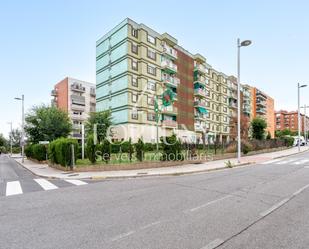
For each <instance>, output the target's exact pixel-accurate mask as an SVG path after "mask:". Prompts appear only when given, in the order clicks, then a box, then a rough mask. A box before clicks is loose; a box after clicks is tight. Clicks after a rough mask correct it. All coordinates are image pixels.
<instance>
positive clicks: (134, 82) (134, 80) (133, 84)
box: [131, 76, 138, 87]
mask: <svg viewBox="0 0 309 249" xmlns="http://www.w3.org/2000/svg"><path fill="white" fill-rule="evenodd" d="M131 84H132V86H135V87H138V82H137V77H136V76H132V81H131Z"/></svg>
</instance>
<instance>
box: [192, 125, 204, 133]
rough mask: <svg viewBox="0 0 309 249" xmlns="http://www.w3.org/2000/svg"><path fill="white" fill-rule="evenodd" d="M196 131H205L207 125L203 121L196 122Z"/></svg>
mask: <svg viewBox="0 0 309 249" xmlns="http://www.w3.org/2000/svg"><path fill="white" fill-rule="evenodd" d="M194 129H195V131H200V132H204V131H205V130H206V126H205V125H203V124H201V123H194Z"/></svg>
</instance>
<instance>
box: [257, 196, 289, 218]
mask: <svg viewBox="0 0 309 249" xmlns="http://www.w3.org/2000/svg"><path fill="white" fill-rule="evenodd" d="M289 200H290V199H289V198H286V199H284V200H282V201H280V202H278V203H277V204H275V205H273V206H272V207H271V208H270V209H267V210H266V211H264V212H262V213H260V215H261V216H262V217H265V216H266V215H268V214H270V213H272V212H273V211H275V210H276V209H278V208H279V207H281V206H282V205H284V204H285V203H287V202H288V201H289Z"/></svg>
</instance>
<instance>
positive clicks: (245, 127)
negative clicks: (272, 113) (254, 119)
mask: <svg viewBox="0 0 309 249" xmlns="http://www.w3.org/2000/svg"><path fill="white" fill-rule="evenodd" d="M249 128H250V120H249V117H248V116H246V115H244V114H242V115H241V116H240V136H241V139H244V140H248V137H249ZM230 134H231V139H232V140H236V139H237V117H232V118H231V129H230Z"/></svg>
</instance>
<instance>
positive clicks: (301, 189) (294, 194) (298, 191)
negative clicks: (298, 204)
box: [293, 184, 309, 196]
mask: <svg viewBox="0 0 309 249" xmlns="http://www.w3.org/2000/svg"><path fill="white" fill-rule="evenodd" d="M308 187H309V184H308V185H306V186H304V187H302V188H300V189H299V190H297V191H296V192H294V193H293V196H296V195H299V194H300V193H301V192H303V191H304V190H305V189H306V188H308Z"/></svg>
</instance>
